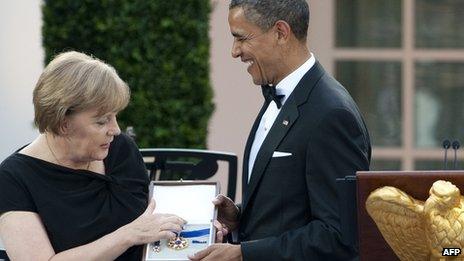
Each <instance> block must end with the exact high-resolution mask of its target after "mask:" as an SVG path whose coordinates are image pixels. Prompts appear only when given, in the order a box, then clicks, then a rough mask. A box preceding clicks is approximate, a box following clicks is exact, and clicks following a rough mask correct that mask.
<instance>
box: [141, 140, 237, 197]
mask: <svg viewBox="0 0 464 261" xmlns="http://www.w3.org/2000/svg"><path fill="white" fill-rule="evenodd" d="M140 153H141V154H142V156H143V159H144V162H145V166H146V168H147V171H148V174H149V176H150V180H181V179H182V180H213V181H223V180H227V186H225V184H224V182H221V189H225V188H226V189H225V190H223V191H227V196H228V197H229V198H231V199H232V200H235V190H236V186H237V155H235V154H233V153H228V152H220V151H210V150H197V149H177V148H156V149H151V148H146V149H140ZM221 162H226V163H228V167H227V171H221V170H222V168H220V166H222V165H220V164H219V163H221ZM224 172H225V175H226V176H227V178H225V179H223V178H221V177H223V175H224Z"/></svg>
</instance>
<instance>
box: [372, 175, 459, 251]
mask: <svg viewBox="0 0 464 261" xmlns="http://www.w3.org/2000/svg"><path fill="white" fill-rule="evenodd" d="M429 195H430V196H429V198H428V199H427V200H426V201H425V202H423V201H420V200H417V199H414V198H412V197H411V196H409V195H408V194H406V193H405V192H403V191H401V190H399V189H397V188H395V187H390V186H387V187H382V188H378V189H376V190H374V191H373V192H372V193H371V194H370V195H369V197H368V198H367V201H366V210H367V212H368V213H369V215H370V216H371V217H372V219H373V220H374V221H375V223H376V225H377V227H378V228H379V230H380V232H381V233H382V235H383V237H384V239H385V241H387V243H388V244H389V245H390V247H391V248H392V249H393V251H394V252H395V253H396V255H397V256H398V257H399V258H400V259H401V260H440V259H441V260H443V259H444V257H443V255H442V251H443V249H444V248H460V249H462V248H463V246H464V198H463V196H461V193H460V191H459V188H458V187H456V186H455V185H453V184H452V183H451V182H448V181H443V180H439V181H436V182H435V183H433V185H432V188H430V191H429ZM454 260H464V258H463V257H457V258H455V259H454Z"/></svg>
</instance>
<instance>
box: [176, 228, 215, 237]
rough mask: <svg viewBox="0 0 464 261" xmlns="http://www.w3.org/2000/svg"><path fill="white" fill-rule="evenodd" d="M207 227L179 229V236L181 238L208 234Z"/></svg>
mask: <svg viewBox="0 0 464 261" xmlns="http://www.w3.org/2000/svg"><path fill="white" fill-rule="evenodd" d="M209 231H210V229H209V228H205V229H200V230H190V231H181V232H180V234H179V236H180V237H183V238H190V237H201V236H205V235H209Z"/></svg>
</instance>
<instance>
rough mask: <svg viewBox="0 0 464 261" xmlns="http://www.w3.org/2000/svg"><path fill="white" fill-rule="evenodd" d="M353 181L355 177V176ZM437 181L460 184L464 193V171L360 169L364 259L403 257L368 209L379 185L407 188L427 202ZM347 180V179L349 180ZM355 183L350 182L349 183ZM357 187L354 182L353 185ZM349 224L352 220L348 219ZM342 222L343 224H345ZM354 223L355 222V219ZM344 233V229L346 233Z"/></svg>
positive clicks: (388, 260)
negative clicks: (379, 228) (377, 224)
mask: <svg viewBox="0 0 464 261" xmlns="http://www.w3.org/2000/svg"><path fill="white" fill-rule="evenodd" d="M351 180H352V179H351ZM437 180H445V181H449V182H451V183H453V184H454V185H456V186H457V187H458V188H459V190H460V191H461V194H464V171H360V172H357V175H356V182H355V183H356V193H357V195H356V198H357V202H356V205H357V207H355V208H357V224H358V226H357V227H358V243H359V257H360V260H362V261H363V260H376V261H391V260H399V259H398V257H397V256H396V255H395V253H394V252H393V250H392V249H391V248H390V246H389V245H388V244H387V242H386V241H385V240H384V239H383V237H382V234H381V233H380V231H379V230H378V228H377V226H376V225H375V223H374V221H373V220H372V219H371V217H370V216H369V214H368V213H367V211H366V206H365V203H366V200H367V197H368V196H369V194H370V193H371V192H372V191H374V190H375V189H377V188H380V187H383V186H392V187H396V188H398V189H401V190H403V191H404V192H406V193H407V194H408V195H410V196H412V197H413V198H415V199H418V200H422V201H425V200H426V199H427V198H428V197H429V190H430V188H431V187H432V184H433V183H434V182H435V181H437ZM345 183H346V182H345ZM349 184H354V183H353V182H351V183H350V182H348V183H346V185H345V186H348V185H349ZM351 188H353V185H351ZM344 222H345V223H349V221H344ZM344 222H343V221H342V226H343V223H344ZM351 222H353V221H351ZM342 234H343V232H342Z"/></svg>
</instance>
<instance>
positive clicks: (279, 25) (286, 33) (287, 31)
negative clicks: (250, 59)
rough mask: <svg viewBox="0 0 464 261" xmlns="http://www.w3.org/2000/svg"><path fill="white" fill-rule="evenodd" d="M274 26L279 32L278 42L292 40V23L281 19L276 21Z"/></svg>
mask: <svg viewBox="0 0 464 261" xmlns="http://www.w3.org/2000/svg"><path fill="white" fill-rule="evenodd" d="M274 28H275V30H276V32H277V41H278V43H282V44H283V43H286V42H288V41H289V40H290V35H291V34H292V29H291V28H290V25H289V24H288V23H287V22H285V21H283V20H279V21H277V22H276V23H275V25H274Z"/></svg>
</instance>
